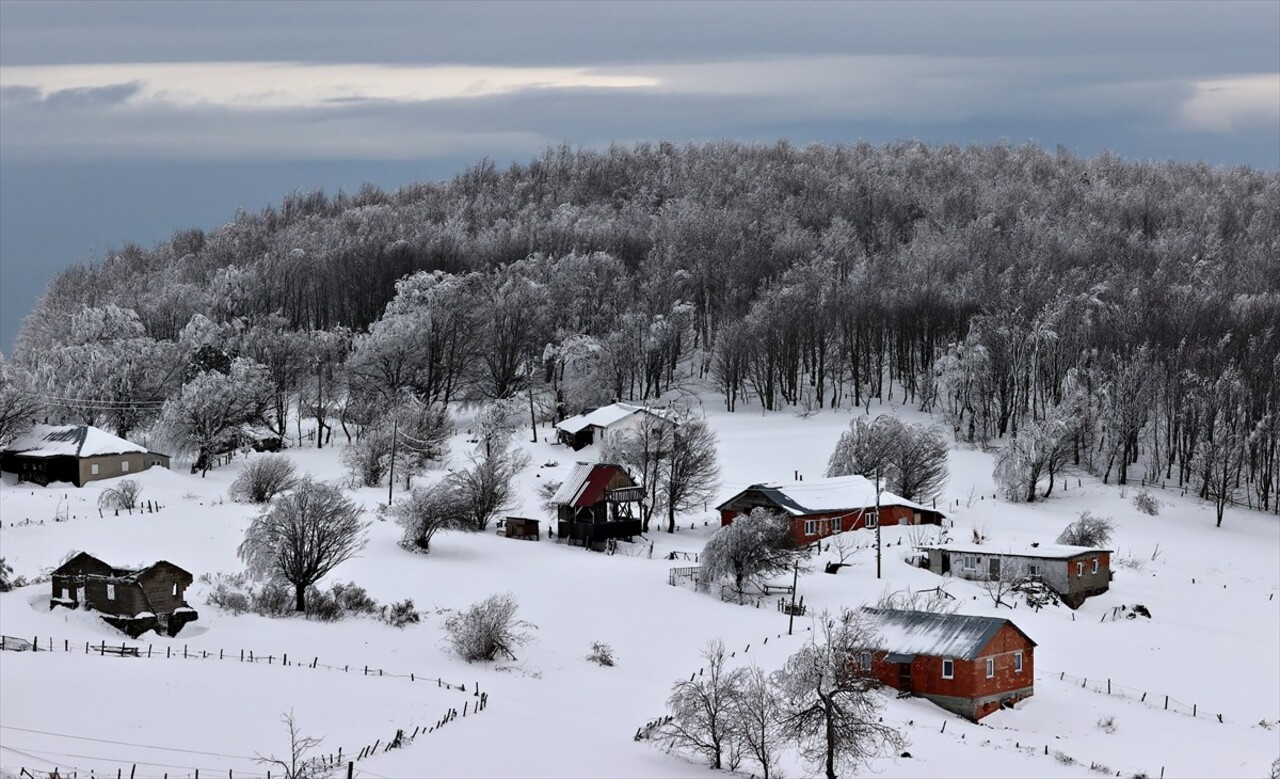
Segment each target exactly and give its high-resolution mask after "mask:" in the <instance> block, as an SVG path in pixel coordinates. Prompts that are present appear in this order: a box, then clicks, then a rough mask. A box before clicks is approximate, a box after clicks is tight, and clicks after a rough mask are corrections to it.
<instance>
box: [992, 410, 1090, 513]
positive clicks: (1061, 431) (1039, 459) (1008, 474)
mask: <svg viewBox="0 0 1280 779" xmlns="http://www.w3.org/2000/svg"><path fill="white" fill-rule="evenodd" d="M1072 432H1073V431H1072V428H1071V427H1070V425H1069V423H1068V422H1067V421H1066V420H1064V419H1061V418H1058V417H1056V416H1054V417H1051V418H1049V419H1044V420H1039V421H1024V422H1023V424H1022V428H1021V429H1020V430H1019V431H1018V433H1017V435H1015V436H1014V437H1012V438H1010V439H1009V442H1008V443H1006V444H1005V445H1004V447H1003V448H1002V449H1000V451H999V452H997V453H996V458H995V460H996V464H995V470H994V472H993V474H992V475H993V478H994V479H995V482H996V484H997V485H998V486H999V487H1000V489H1001V490H1002V491H1003V492H1004V496H1005V498H1006V499H1007V500H1009V501H1012V502H1022V501H1026V502H1027V503H1031V502H1034V501H1035V500H1036V496H1037V489H1038V486H1039V484H1040V481H1041V479H1043V478H1044V477H1045V476H1048V477H1049V486H1048V488H1047V489H1046V490H1045V493H1044V496H1045V497H1048V496H1049V493H1050V492H1051V491H1052V490H1053V475H1054V474H1056V473H1057V471H1058V470H1059V469H1061V467H1062V465H1063V463H1065V462H1066V460H1067V458H1068V457H1069V456H1070V454H1071V446H1072V439H1071V434H1072Z"/></svg>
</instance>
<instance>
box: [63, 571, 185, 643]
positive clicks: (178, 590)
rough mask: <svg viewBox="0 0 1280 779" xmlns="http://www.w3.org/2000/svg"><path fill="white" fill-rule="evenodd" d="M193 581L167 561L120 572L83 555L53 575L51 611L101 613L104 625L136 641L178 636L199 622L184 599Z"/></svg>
mask: <svg viewBox="0 0 1280 779" xmlns="http://www.w3.org/2000/svg"><path fill="white" fill-rule="evenodd" d="M192 581H194V579H193V577H192V576H191V574H190V573H188V572H186V571H184V570H183V569H181V568H179V567H178V566H176V565H174V564H173V563H170V562H167V561H165V560H161V561H159V562H157V563H153V564H151V565H149V566H147V567H145V568H114V567H112V566H110V565H108V564H107V563H105V562H103V561H102V560H99V559H98V558H96V557H94V556H93V555H91V554H88V553H87V552H80V553H79V554H77V555H75V556H74V557H72V558H71V559H70V560H67V561H66V562H65V563H63V564H62V565H60V566H58V568H57V569H56V570H55V571H54V572H53V574H52V576H51V583H52V587H53V592H52V595H51V597H50V599H49V608H53V607H55V606H66V607H67V608H72V609H74V608H79V607H81V606H83V607H84V608H86V609H91V610H93V611H97V612H100V613H101V614H102V619H103V621H105V622H106V623H107V624H109V625H111V626H113V627H115V628H118V629H119V630H121V631H123V632H125V633H127V634H128V635H129V636H130V637H132V638H137V637H138V636H140V635H142V634H143V633H145V632H147V631H148V630H155V631H156V632H157V633H161V634H164V635H168V636H176V635H177V634H178V632H179V631H181V630H182V626H183V625H185V624H187V623H188V622H194V621H195V620H196V617H197V614H196V611H195V609H193V608H191V607H190V606H188V605H187V602H186V600H184V599H183V595H184V594H185V592H186V589H187V588H188V587H190V586H191V582H192Z"/></svg>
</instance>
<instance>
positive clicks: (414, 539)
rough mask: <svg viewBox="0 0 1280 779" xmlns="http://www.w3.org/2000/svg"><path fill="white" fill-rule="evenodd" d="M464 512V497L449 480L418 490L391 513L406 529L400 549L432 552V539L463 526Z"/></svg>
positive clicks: (396, 504)
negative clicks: (443, 532) (445, 531)
mask: <svg viewBox="0 0 1280 779" xmlns="http://www.w3.org/2000/svg"><path fill="white" fill-rule="evenodd" d="M463 511H464V507H463V500H462V496H461V495H460V494H459V493H458V491H457V489H456V488H455V487H454V486H453V484H451V483H450V482H449V481H448V480H447V479H446V480H445V481H444V482H442V483H440V484H437V485H433V486H430V487H414V488H413V491H412V492H410V493H409V494H408V495H406V496H405V497H403V498H401V499H400V500H398V501H396V502H395V504H394V505H393V506H392V507H391V511H390V514H391V516H392V517H393V518H395V521H396V523H397V524H399V525H400V527H402V528H404V537H403V538H402V539H401V540H400V546H402V547H404V548H405V549H409V550H413V551H421V552H430V551H431V539H432V538H433V537H434V536H435V534H436V533H437V532H439V531H441V530H453V529H457V528H460V527H462V526H463Z"/></svg>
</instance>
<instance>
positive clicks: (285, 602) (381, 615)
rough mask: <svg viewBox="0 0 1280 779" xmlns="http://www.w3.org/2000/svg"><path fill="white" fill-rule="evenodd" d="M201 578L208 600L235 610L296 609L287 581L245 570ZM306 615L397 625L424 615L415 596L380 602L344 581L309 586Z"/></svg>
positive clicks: (280, 612)
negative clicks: (371, 619) (258, 576)
mask: <svg viewBox="0 0 1280 779" xmlns="http://www.w3.org/2000/svg"><path fill="white" fill-rule="evenodd" d="M201 581H202V582H204V583H205V584H210V585H212V589H210V590H209V594H208V596H207V597H206V598H205V602H206V603H209V604H210V605H213V606H217V607H219V608H222V609H226V610H227V611H230V612H231V613H233V614H237V615H238V614H245V613H252V614H257V615H259V616H263V617H287V616H290V615H292V614H295V613H297V612H295V611H294V593H293V588H291V587H289V586H288V585H286V584H282V583H279V582H274V581H268V582H265V583H262V582H258V581H255V580H253V579H250V578H249V577H248V576H246V575H245V574H243V573H237V574H225V573H216V574H213V575H212V576H210V575H208V574H206V575H204V576H202V577H201ZM306 615H307V618H308V619H314V620H317V621H319V622H337V621H339V620H342V619H345V618H347V617H360V616H368V617H374V618H376V619H379V620H382V621H383V622H386V623H387V624H388V625H391V626H392V627H398V628H402V627H404V626H406V625H411V624H415V623H417V622H419V621H421V618H422V617H421V615H420V614H419V613H418V611H417V609H415V608H414V605H413V601H412V600H408V599H406V600H404V601H401V602H399V603H393V604H390V605H387V606H380V605H379V604H378V601H376V600H374V599H373V597H371V596H370V595H369V593H368V592H367V591H366V590H365V589H364V588H363V587H361V586H359V585H357V584H354V583H342V582H338V583H336V584H334V585H333V586H332V587H330V588H329V589H327V590H322V589H319V588H318V587H308V588H307V611H306Z"/></svg>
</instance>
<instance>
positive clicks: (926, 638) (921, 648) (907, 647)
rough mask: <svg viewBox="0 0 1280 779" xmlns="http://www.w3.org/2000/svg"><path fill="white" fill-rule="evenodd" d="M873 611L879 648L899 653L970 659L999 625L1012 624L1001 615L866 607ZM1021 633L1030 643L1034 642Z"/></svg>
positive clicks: (865, 609)
mask: <svg viewBox="0 0 1280 779" xmlns="http://www.w3.org/2000/svg"><path fill="white" fill-rule="evenodd" d="M863 610H864V611H865V612H867V613H869V614H871V615H873V616H874V617H875V621H876V627H877V629H878V632H879V635H880V646H879V648H880V649H883V650H884V651H886V652H892V653H894V654H902V655H932V656H934V657H958V658H960V659H962V660H973V659H974V658H976V657H978V656H979V655H980V654H981V653H982V650H983V649H985V648H986V646H987V644H989V643H991V639H992V638H994V637H995V635H996V633H997V632H998V631H999V630H1000V628H1002V627H1004V626H1005V625H1011V626H1012V627H1013V629H1014V630H1017V631H1018V632H1019V633H1022V630H1021V629H1020V628H1018V626H1017V625H1014V624H1013V623H1012V622H1010V621H1009V620H1007V619H1004V618H1003V617H978V616H973V615H969V614H938V613H935V612H931V611H902V610H898V609H876V608H870V607H866V608H864V609H863ZM1022 635H1023V636H1024V637H1025V638H1026V639H1027V641H1028V642H1030V644H1031V645H1032V646H1035V642H1034V641H1032V640H1031V638H1030V637H1029V636H1027V634H1026V633H1022Z"/></svg>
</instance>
